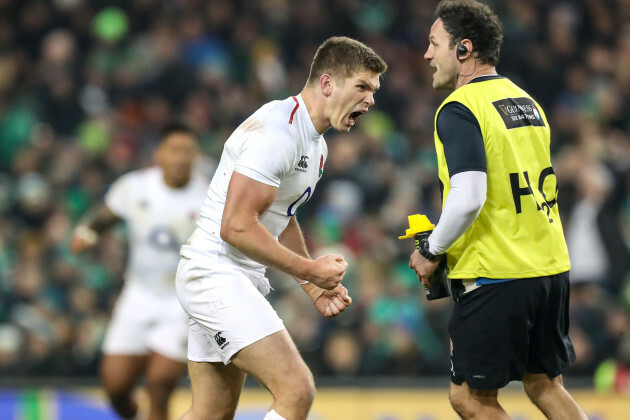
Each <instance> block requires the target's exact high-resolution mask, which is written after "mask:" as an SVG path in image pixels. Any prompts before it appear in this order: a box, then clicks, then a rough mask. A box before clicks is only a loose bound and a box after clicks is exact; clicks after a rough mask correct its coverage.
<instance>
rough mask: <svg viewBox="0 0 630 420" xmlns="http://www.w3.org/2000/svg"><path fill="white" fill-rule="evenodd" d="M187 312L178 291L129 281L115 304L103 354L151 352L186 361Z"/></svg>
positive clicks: (141, 353) (142, 353) (140, 353)
mask: <svg viewBox="0 0 630 420" xmlns="http://www.w3.org/2000/svg"><path fill="white" fill-rule="evenodd" d="M187 339H188V315H187V314H186V312H184V310H183V309H182V307H181V305H180V303H179V300H178V299H177V296H176V295H175V293H172V294H164V293H155V292H152V291H151V290H147V288H146V287H144V286H142V285H139V284H135V283H132V282H130V283H126V284H125V286H124V288H123V291H122V293H121V294H120V296H119V297H118V301H117V302H116V305H115V307H114V312H113V314H112V319H111V321H110V323H109V326H108V327H107V333H106V335H105V340H104V342H103V353H105V354H120V355H144V354H149V353H150V352H151V351H153V352H155V353H158V354H160V355H162V356H165V357H168V358H169V359H173V360H177V361H181V362H186V342H187Z"/></svg>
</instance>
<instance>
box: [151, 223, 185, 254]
mask: <svg viewBox="0 0 630 420" xmlns="http://www.w3.org/2000/svg"><path fill="white" fill-rule="evenodd" d="M149 243H150V244H151V245H152V246H153V247H155V248H158V249H170V250H174V251H179V246H180V245H181V244H180V242H179V239H178V238H177V235H176V234H175V232H173V231H172V230H171V228H170V227H168V226H166V225H157V226H155V227H154V228H153V229H152V230H151V233H149Z"/></svg>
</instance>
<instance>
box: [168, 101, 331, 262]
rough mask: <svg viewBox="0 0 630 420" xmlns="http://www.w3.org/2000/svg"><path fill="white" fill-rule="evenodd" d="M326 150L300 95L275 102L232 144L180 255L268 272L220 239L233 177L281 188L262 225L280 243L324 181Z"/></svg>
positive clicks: (239, 132)
mask: <svg viewBox="0 0 630 420" xmlns="http://www.w3.org/2000/svg"><path fill="white" fill-rule="evenodd" d="M327 156H328V148H327V147H326V142H325V141H324V137H323V136H322V135H321V134H319V133H318V132H317V130H316V129H315V126H314V125H313V122H312V121H311V118H310V116H309V114H308V110H307V109H306V105H305V104H304V101H303V100H302V97H301V96H300V95H298V96H292V97H289V98H287V99H285V100H282V101H272V102H269V103H267V104H265V105H263V106H262V107H261V108H260V109H258V111H256V112H255V113H254V114H253V115H252V116H250V117H249V118H248V119H247V120H245V122H243V123H242V124H241V125H240V126H239V127H238V128H237V129H236V130H235V131H234V133H232V135H231V136H230V137H229V138H228V140H227V141H226V143H225V146H224V147H223V153H222V155H221V161H220V162H219V166H218V167H217V170H216V172H215V174H214V177H213V178H212V182H211V183H210V187H209V189H208V195H207V197H206V199H205V201H204V203H203V208H202V209H201V216H200V218H199V222H198V223H197V229H196V230H195V232H194V233H193V235H192V236H191V237H190V239H189V240H188V243H187V244H186V245H183V246H182V249H181V252H180V253H181V255H182V256H183V257H187V258H195V259H201V260H205V261H207V262H209V263H212V262H215V261H217V260H220V261H221V262H223V263H227V264H235V265H239V266H246V268H248V269H250V270H255V271H257V272H259V273H261V274H264V272H265V270H266V267H265V266H264V265H262V264H260V263H259V262H257V261H255V260H253V259H251V258H249V257H248V256H246V255H245V254H243V253H242V252H240V251H239V250H238V249H236V248H234V247H233V246H231V245H230V244H228V243H225V242H224V241H223V240H222V239H221V235H220V232H221V219H222V217H223V209H224V207H225V199H226V195H227V189H228V184H229V182H230V178H231V176H232V172H238V173H241V174H243V175H245V176H247V177H249V178H252V179H254V180H256V181H259V182H262V183H264V184H267V185H272V186H274V187H277V188H278V192H277V195H276V198H275V200H274V201H273V203H272V204H271V206H270V207H269V209H267V211H265V212H264V213H263V214H261V215H260V216H259V221H260V222H261V223H262V224H263V225H264V226H265V227H266V228H267V229H268V230H269V232H271V234H272V235H273V236H274V237H275V238H278V236H279V235H280V234H281V233H282V231H284V229H285V228H286V227H287V224H288V223H289V219H290V218H291V216H293V215H295V212H296V211H297V209H298V207H299V206H301V205H302V204H304V203H305V202H306V201H308V199H309V198H310V197H311V195H312V194H313V192H314V190H315V185H316V184H317V181H318V180H319V179H320V177H321V176H322V171H323V168H324V162H325V161H326V158H327Z"/></svg>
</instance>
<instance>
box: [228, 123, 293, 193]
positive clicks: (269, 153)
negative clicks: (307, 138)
mask: <svg viewBox="0 0 630 420" xmlns="http://www.w3.org/2000/svg"><path fill="white" fill-rule="evenodd" d="M296 154H297V148H296V145H295V142H294V141H293V139H292V138H291V137H290V136H289V135H288V134H287V133H282V132H273V131H271V132H270V131H265V132H263V133H255V134H254V133H250V134H249V135H248V137H247V139H246V140H245V142H244V143H243V146H242V147H241V153H240V155H239V157H238V160H237V161H236V165H235V166H234V171H235V172H238V173H240V174H243V175H245V176H246V177H249V178H252V179H254V180H256V181H258V182H262V183H263V184H267V185H271V186H274V187H280V181H281V179H282V178H283V177H284V176H285V175H286V174H288V173H289V172H290V171H291V169H292V168H293V164H294V162H295V160H296Z"/></svg>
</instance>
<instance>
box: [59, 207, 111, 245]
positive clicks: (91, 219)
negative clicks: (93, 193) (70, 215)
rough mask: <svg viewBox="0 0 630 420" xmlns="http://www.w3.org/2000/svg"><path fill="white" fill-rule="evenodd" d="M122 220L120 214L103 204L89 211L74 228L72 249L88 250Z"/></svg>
mask: <svg viewBox="0 0 630 420" xmlns="http://www.w3.org/2000/svg"><path fill="white" fill-rule="evenodd" d="M120 220H121V219H120V218H119V217H118V216H116V215H115V214H114V213H112V211H111V210H110V209H109V207H107V206H106V205H105V204H101V205H100V206H99V207H97V208H96V209H94V210H92V211H91V212H89V213H88V214H87V216H85V218H84V219H83V220H82V221H81V222H80V223H79V225H77V227H76V228H75V229H74V231H73V232H72V242H71V244H70V249H71V250H72V252H75V253H81V252H84V251H86V250H87V249H89V248H91V247H92V246H94V245H95V244H96V242H97V241H98V238H99V235H100V234H101V233H103V232H104V231H106V230H107V229H109V228H110V227H112V226H113V225H115V224H116V223H118V222H120Z"/></svg>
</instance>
